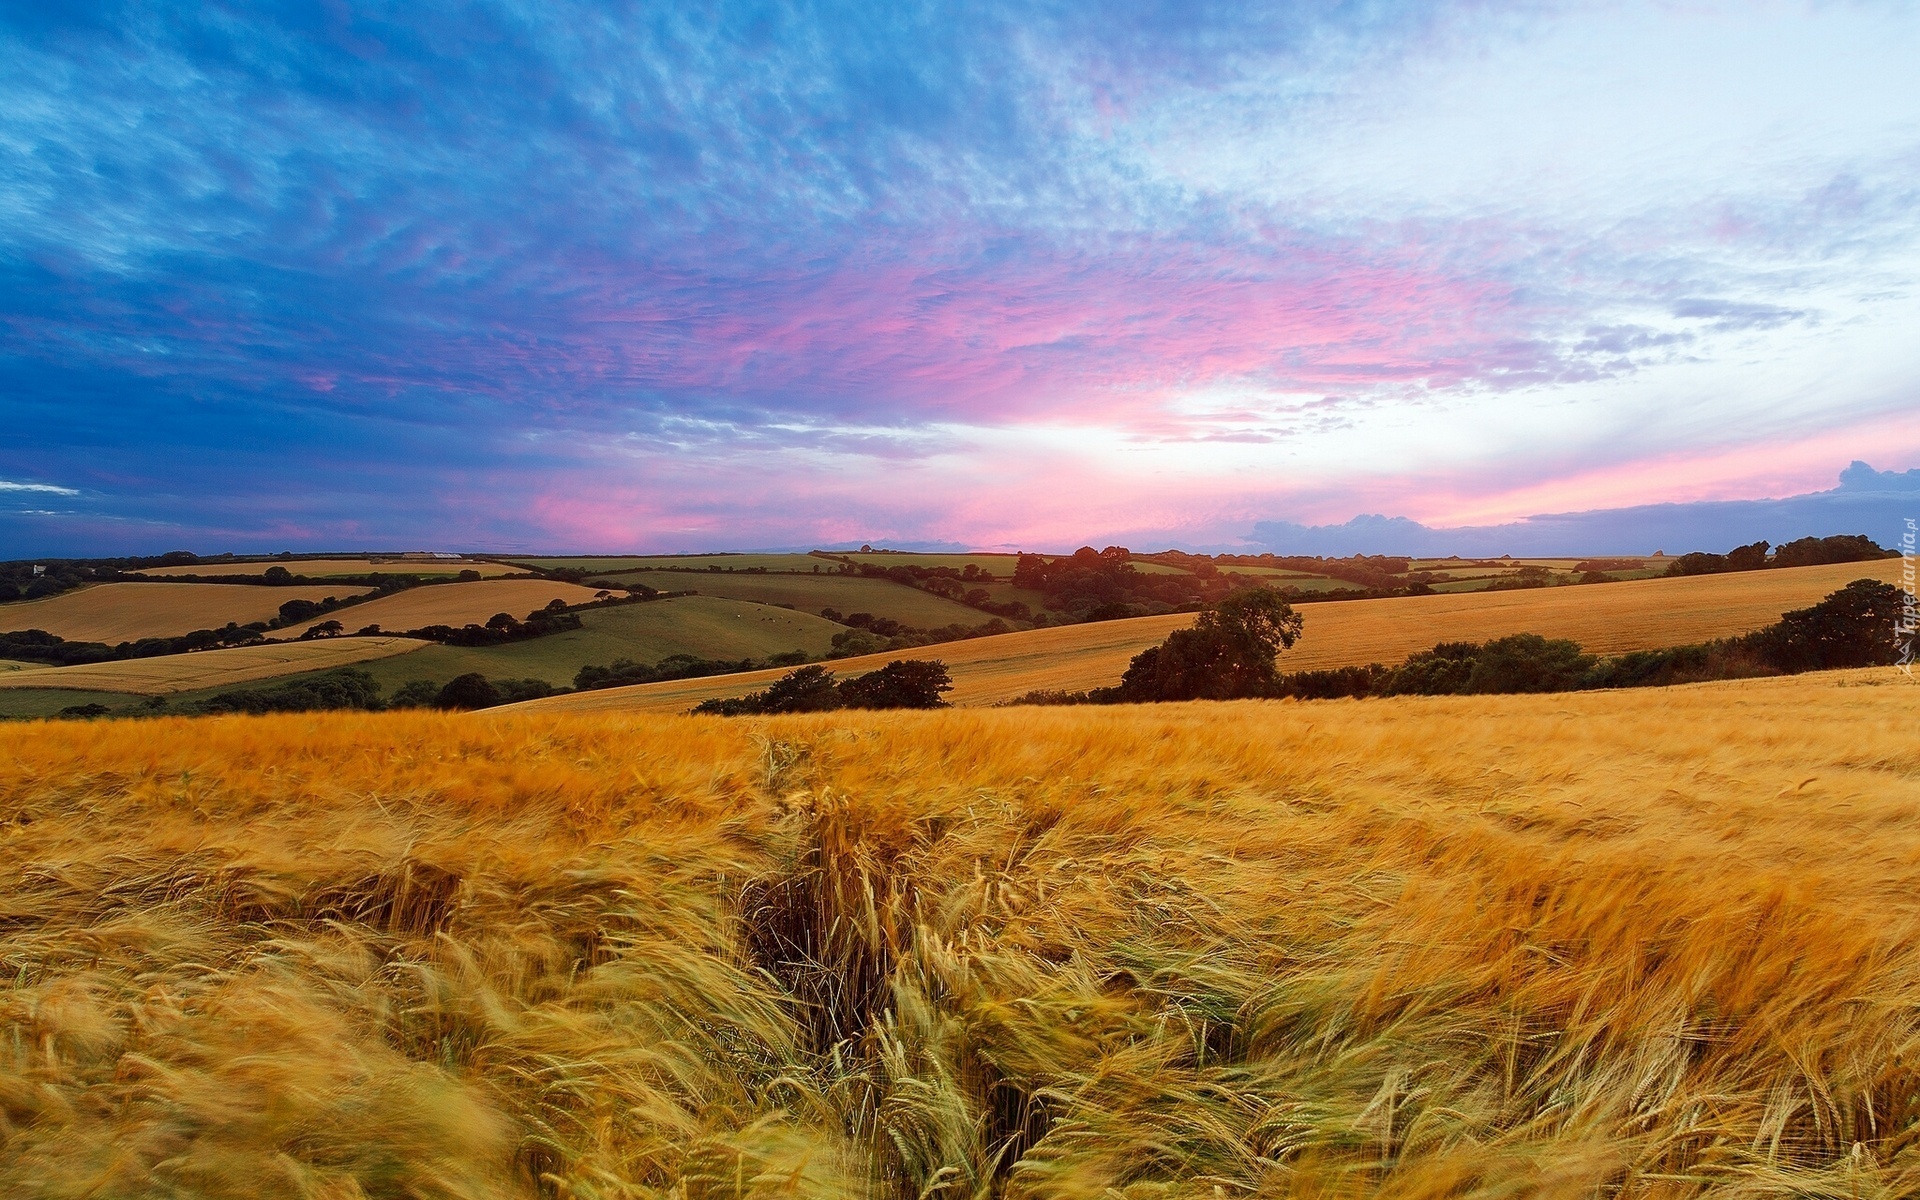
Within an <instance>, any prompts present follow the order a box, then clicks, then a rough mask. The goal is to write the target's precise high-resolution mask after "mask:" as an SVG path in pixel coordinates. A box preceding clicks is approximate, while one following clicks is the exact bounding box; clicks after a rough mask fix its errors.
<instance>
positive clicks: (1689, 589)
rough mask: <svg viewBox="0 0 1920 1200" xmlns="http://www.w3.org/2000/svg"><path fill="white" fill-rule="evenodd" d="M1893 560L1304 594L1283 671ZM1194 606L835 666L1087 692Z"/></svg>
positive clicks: (623, 692)
mask: <svg viewBox="0 0 1920 1200" xmlns="http://www.w3.org/2000/svg"><path fill="white" fill-rule="evenodd" d="M1899 568H1900V562H1899V560H1898V559H1884V560H1882V561H1880V562H1871V563H1841V564H1837V565H1834V566H1824V567H1794V568H1790V569H1787V570H1775V571H1748V572H1743V573H1740V574H1733V575H1693V576H1687V577H1685V578H1679V579H1637V580H1627V581H1624V582H1620V583H1604V584H1585V585H1580V586H1575V587H1558V588H1532V589H1528V590H1525V591H1513V592H1467V593H1458V594H1449V595H1438V596H1406V597H1396V598H1393V599H1388V600H1336V601H1329V602H1327V603H1324V604H1308V605H1302V606H1301V608H1300V611H1301V612H1302V613H1303V614H1304V615H1305V616H1306V622H1307V624H1306V631H1305V633H1304V634H1303V635H1302V637H1301V639H1300V641H1299V643H1298V644H1297V645H1295V647H1294V648H1293V649H1292V650H1291V651H1288V652H1287V653H1286V654H1285V655H1283V656H1282V657H1281V660H1280V661H1281V667H1282V669H1284V670H1288V671H1304V670H1318V669H1322V668H1326V667H1342V666H1359V665H1363V664H1365V663H1370V662H1384V663H1394V662H1399V661H1400V660H1401V659H1403V658H1405V657H1406V656H1407V655H1408V654H1411V653H1413V652H1414V651H1416V650H1426V649H1431V648H1432V647H1433V646H1434V645H1435V644H1436V643H1438V642H1451V641H1486V640H1488V639H1490V638H1496V637H1504V636H1506V635H1507V634H1512V633H1538V634H1541V635H1543V636H1545V637H1555V638H1562V637H1564V638H1573V639H1574V640H1575V641H1578V642H1579V643H1580V644H1581V645H1583V646H1585V647H1587V648H1588V649H1589V650H1593V651H1596V652H1598V653H1603V654H1617V653H1622V652H1624V651H1628V650H1647V649H1654V648H1657V647H1661V646H1675V645H1680V644H1683V643H1687V642H1699V641H1706V640H1708V639H1711V638H1716V637H1729V636H1732V635H1734V634H1740V633H1745V632H1748V631H1749V630H1753V629H1758V628H1760V627H1761V626H1763V625H1768V624H1771V623H1772V622H1773V621H1775V620H1778V619H1779V616H1780V614H1781V613H1782V612H1785V611H1786V610H1788V609H1792V608H1804V607H1806V606H1807V605H1809V604H1813V603H1816V602H1818V601H1819V600H1820V599H1821V597H1823V596H1825V595H1827V594H1828V593H1829V592H1832V591H1833V590H1835V589H1836V588H1840V587H1844V586H1845V585H1846V584H1847V583H1848V582H1849V581H1851V580H1854V579H1862V578H1867V577H1872V578H1875V579H1883V580H1888V581H1891V580H1893V579H1894V578H1895V577H1896V575H1897V574H1898V572H1899ZM1192 620H1193V618H1192V617H1190V616H1168V617H1141V618H1138V619H1136V620H1131V621H1102V622H1096V623H1094V624H1090V625H1066V626H1061V627H1060V628H1057V629H1033V630H1026V631H1023V632H1020V633H1009V634H1002V635H1001V636H999V637H991V638H976V639H973V640H972V641H965V642H948V643H946V644H944V645H939V646H929V647H926V648H924V649H921V650H915V651H907V652H903V653H900V654H891V655H888V654H875V655H869V656H866V657H864V658H849V659H844V660H842V661H840V662H837V663H834V664H831V666H832V669H834V670H836V671H841V672H845V673H850V674H852V673H858V672H861V671H871V670H874V669H875V668H878V667H881V666H884V665H886V663H887V662H889V661H890V660H892V659H894V658H938V659H940V660H941V661H943V662H945V663H946V664H947V665H948V667H949V668H950V669H951V670H952V672H953V680H954V689H953V692H952V695H951V697H950V699H951V700H952V701H953V702H954V703H955V704H995V703H998V702H1000V701H1002V700H1011V699H1014V698H1015V697H1018V696H1022V695H1024V694H1026V693H1027V692H1030V691H1034V690H1036V689H1040V688H1046V689H1064V690H1079V689H1082V688H1089V687H1104V686H1107V685H1109V684H1113V683H1116V682H1118V681H1119V679H1120V673H1121V672H1122V671H1124V670H1126V666H1127V662H1128V660H1129V659H1131V658H1132V657H1133V656H1134V655H1135V654H1138V653H1139V652H1140V651H1141V650H1144V649H1146V648H1147V647H1148V646H1152V645H1156V644H1158V643H1159V642H1160V641H1161V640H1162V639H1164V638H1165V637H1166V636H1167V634H1168V633H1169V632H1171V631H1172V630H1174V629H1178V628H1180V627H1181V626H1183V625H1186V624H1187V623H1189V622H1190V621H1192ZM782 674H784V672H782V671H757V672H753V673H750V674H742V675H726V676H719V677H715V678H709V679H689V680H676V681H674V682H671V683H656V684H642V685H640V686H639V687H633V688H609V689H607V690H605V691H600V692H584V693H580V694H578V695H572V696H555V697H552V698H550V699H547V700H534V701H529V702H528V704H527V705H526V706H524V707H530V708H532V707H538V708H544V709H552V710H566V711H575V712H593V711H603V710H631V711H645V712H682V711H685V710H686V709H688V708H691V707H692V706H693V705H695V704H698V703H699V702H700V701H702V700H706V699H710V698H712V697H715V696H740V695H745V694H746V693H747V692H750V691H753V690H755V689H756V688H761V687H765V686H766V685H767V684H768V683H769V682H771V681H772V680H774V679H777V678H779V677H780V676H781V675H782Z"/></svg>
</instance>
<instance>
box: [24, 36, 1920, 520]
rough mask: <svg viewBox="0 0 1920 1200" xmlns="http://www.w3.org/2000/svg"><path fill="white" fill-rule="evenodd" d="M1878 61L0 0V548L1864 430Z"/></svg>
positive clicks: (1686, 39) (1685, 47)
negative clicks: (7, 0)
mask: <svg viewBox="0 0 1920 1200" xmlns="http://www.w3.org/2000/svg"><path fill="white" fill-rule="evenodd" d="M1916 62H1920V7H1916V6H1915V5H1913V4H1890V3H1821V4H1774V3H1768V2H1766V0H1759V2H1755V3H1745V4H1738V5H1732V4H1729V5H1715V4H1711V3H1689V4H1680V3H1672V4H1634V3H1606V4H1554V3H1526V4H1498V3H1491V2H1486V3H1466V4H1455V5H1448V4H1393V3H1377V4H1334V3H1329V4H1295V5H1286V6H1279V5H1227V4H1204V3H1202V4H1194V3H1166V4H1137V5H1125V4H1120V5H1099V6H1094V5H1067V4H1031V5H996V4H970V5H964V6H963V5H919V6H916V5H910V4H897V5H885V6H882V5H867V6H855V5H727V4H720V5H713V6H705V7H703V8H702V9H701V10H700V11H699V12H676V11H673V10H672V9H671V7H667V6H639V5H621V4H610V5H609V4H592V5H568V4H564V3H541V4H537V5H533V4H529V5H498V4H496V5H489V4H463V5H459V6H440V5H433V4H408V5H391V6H385V7H381V6H359V5H349V4H344V3H338V4H314V3H302V4H297V5H286V6H282V7H275V6H272V5H253V6H244V7H242V6H223V5H218V4H207V5H199V6H184V5H181V6H141V5H99V6H88V5H61V6H24V5H20V6H5V7H4V8H0V417H3V418H4V422H5V426H6V429H7V431H8V432H7V436H6V437H5V438H4V439H0V553H14V554H26V553H51V552H59V551H63V550H64V551H68V552H76V553H77V552H83V551H84V552H105V551H110V550H115V549H125V550H137V549H154V548H160V549H165V548H171V547H174V546H187V547H193V548H197V549H202V550H219V549H272V550H277V549H281V548H297V547H301V546H341V547H345V546H360V545H381V546H396V545H405V546H415V545H418V546H428V545H431V546H436V547H439V546H456V547H463V548H492V549H509V548H518V549H526V548H533V547H540V548H552V549H556V550H561V549H581V550H585V549H606V550H612V549H634V550H670V549H683V548H701V547H713V548H717V547H729V546H732V547H740V546H768V545H793V544H807V543H812V542H823V543H824V542H839V541H845V540H848V539H853V540H874V541H883V540H894V541H902V542H904V541H943V542H956V543H964V544H968V545H977V546H1003V545H1024V546H1034V547H1067V548H1070V547H1071V546H1072V545H1077V544H1079V543H1080V542H1083V541H1092V542H1094V543H1096V544H1103V543H1104V542H1106V541H1123V542H1130V543H1132V544H1136V545H1146V544H1152V543H1160V542H1178V543H1184V544H1215V545H1220V544H1233V543H1235V542H1237V541H1240V540H1241V539H1245V538H1248V537H1251V536H1253V534H1254V530H1255V529H1256V528H1257V527H1260V526H1262V525H1265V526H1268V527H1274V526H1276V525H1297V526H1322V525H1330V524H1339V523H1342V522H1346V521H1347V520H1348V519H1349V518H1351V517H1354V516H1355V515H1357V514H1363V513H1387V514H1392V515H1395V516H1404V517H1408V518H1412V519H1413V520H1416V521H1418V522H1420V523H1422V524H1423V525H1426V526H1428V527H1435V528H1449V527H1484V526H1490V525H1491V526H1497V525H1500V524H1502V523H1506V522H1511V521H1514V520H1516V519H1518V518H1522V517H1525V516H1527V515H1529V514H1535V513H1559V512H1569V511H1577V510H1584V509H1605V508H1614V507H1622V506H1631V505H1647V504H1669V503H1679V504H1685V503H1694V502H1704V503H1712V502H1721V501H1731V500H1748V499H1754V498H1759V497H1769V496H1785V495H1791V494H1796V493H1803V492H1812V491H1818V490H1821V489H1826V488H1831V487H1832V486H1833V484H1834V480H1835V478H1836V477H1837V475H1838V473H1839V471H1840V470H1841V468H1843V467H1845V466H1846V465H1847V464H1848V463H1849V462H1851V461H1853V460H1856V459H1864V460H1867V461H1868V462H1870V463H1871V464H1872V465H1873V466H1874V467H1875V468H1878V469H1880V470H1882V471H1889V470H1893V471H1904V470H1906V469H1909V468H1912V467H1915V466H1920V394H1917V393H1920V338H1916V337H1914V336H1913V332H1912V331H1913V330H1915V329H1920V291H1917V290H1916V285H1917V284H1920V88H1916V87H1915V86H1914V85H1913V82H1912V74H1913V64H1914V63H1916ZM1803 532H1838V531H1828V530H1782V531H1780V533H1781V536H1798V535H1799V534H1800V533H1803ZM1651 548H1652V547H1647V549H1651ZM1568 549H1569V550H1588V549H1597V548H1592V547H1569V548H1568Z"/></svg>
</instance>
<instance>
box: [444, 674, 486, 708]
mask: <svg viewBox="0 0 1920 1200" xmlns="http://www.w3.org/2000/svg"><path fill="white" fill-rule="evenodd" d="M498 703H500V689H498V688H496V687H494V686H493V682H492V681H491V680H489V679H488V678H487V677H486V676H485V675H482V674H480V672H478V671H469V672H467V673H466V674H465V675H456V676H454V677H453V678H452V679H449V680H448V681H447V686H445V687H443V688H441V689H440V694H439V695H438V696H435V697H434V700H433V704H434V707H435V708H451V709H470V708H492V707H493V706H494V705H496V704H498Z"/></svg>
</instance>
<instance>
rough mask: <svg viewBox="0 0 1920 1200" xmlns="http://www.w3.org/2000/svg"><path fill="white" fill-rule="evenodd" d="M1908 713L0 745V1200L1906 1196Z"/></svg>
mask: <svg viewBox="0 0 1920 1200" xmlns="http://www.w3.org/2000/svg"><path fill="white" fill-rule="evenodd" d="M1915 695H1916V693H1915V692H1914V691H1913V690H1912V685H1911V684H1910V683H1907V682H1906V681H1904V680H1903V679H1902V678H1901V677H1900V676H1899V675H1898V674H1897V673H1895V672H1893V671H1891V670H1882V671H1877V672H1854V673H1849V674H1838V675H1825V676H1802V677H1797V678H1792V679H1779V680H1758V681H1745V682H1742V683H1738V684H1714V685H1702V686H1696V687H1688V688H1677V689H1666V690H1647V691H1634V692H1613V693H1584V694H1576V695H1564V696H1553V697H1551V698H1547V699H1545V700H1542V699H1541V698H1539V697H1525V696H1497V697H1472V698H1438V699H1410V698H1409V699H1399V700H1384V701H1374V702H1367V703H1351V702H1331V703H1326V704H1315V705H1303V704H1294V703H1238V704H1192V705H1163V706H1154V707H1122V708H1112V709H1047V710H1036V709H1022V710H1005V711H988V710H976V711H964V710H963V711H954V712H941V713H906V714H900V713H887V714H878V713H843V714H830V715H825V716H816V717H803V718H781V719H771V720H739V721H718V720H700V719H693V718H686V717H638V718H636V717H633V716H630V715H620V716H614V717H607V718H595V717H580V716H566V715H561V716H554V715H538V714H531V715H525V716H520V717H517V718H510V719H504V720H502V719H498V718H493V719H489V718H481V717H473V716H453V715H445V714H417V713H416V714H385V715H378V716H368V715H301V716H291V717H278V718H264V719H262V718H220V719H205V720H197V721H189V720H181V719H163V720H155V721H148V722H111V723H101V724H86V723H73V722H69V723H61V724H52V725H49V724H40V725H27V726H21V725H15V726H7V727H0V813H4V814H5V824H4V825H3V826H0V829H4V834H5V836H4V837H0V876H3V877H4V878H6V879H8V880H10V881H12V882H10V884H9V886H8V888H7V889H5V891H4V892H3V893H0V961H4V963H5V964H6V970H7V973H8V976H9V985H8V987H7V988H6V989H5V990H4V991H0V1046H5V1047H8V1048H9V1049H8V1050H7V1052H6V1053H5V1054H0V1112H4V1116H5V1122H4V1124H3V1125H0V1194H5V1195H10V1196H11V1195H21V1196H26V1195H34V1196H62V1197H64V1196H80V1195H143V1194H153V1193H155V1192H159V1191H164V1192H166V1193H168V1194H193V1195H200V1196H213V1197H234V1198H236V1200H237V1198H238V1197H241V1196H255V1195H260V1194H266V1193H271V1194H286V1195H310V1196H338V1197H346V1196H417V1197H443V1198H452V1197H459V1198H466V1200H507V1198H516V1200H517V1198H522V1197H524V1198H527V1200H532V1198H533V1197H535V1196H543V1195H544V1196H551V1195H561V1196H581V1195H601V1196H641V1195H654V1196H687V1197H700V1198H703V1200H746V1198H747V1197H749V1196H756V1197H762V1198H766V1197H772V1196H775V1195H778V1196H790V1197H798V1198H803V1200H902V1198H905V1200H911V1198H914V1197H922V1196H924V1197H948V1198H949V1200H959V1198H961V1197H972V1196H987V1195H993V1196H998V1197H1004V1198H1007V1200H1112V1198H1113V1197H1133V1198H1137V1200H1148V1198H1152V1200H1175V1198H1180V1200H1185V1198H1189V1197H1190V1198H1192V1200H1207V1198H1208V1197H1217V1196H1219V1195H1228V1196H1272V1197H1281V1196H1319V1197H1349V1196H1350V1197H1356V1198H1357V1197H1361V1196H1395V1197H1441V1196H1447V1197H1473V1198H1479V1197H1484V1198H1486V1200H1494V1198H1496V1197H1500V1198H1510V1197H1518V1196H1565V1197H1575V1196H1582V1197H1586V1196H1595V1195H1600V1196H1612V1195H1623V1194H1630V1195H1657V1196H1661V1197H1671V1198H1678V1197H1706V1196H1754V1197H1759V1196H1786V1195H1806V1196H1831V1197H1849V1196H1859V1197H1887V1198H1891V1197H1895V1196H1907V1195H1913V1194H1915V1193H1916V1191H1920V1065H1916V1064H1917V1061H1920V1060H1916V1058H1915V1056H1914V1053H1913V1047H1914V1046H1915V1044H1916V1042H1917V1041H1920V1016H1916V1014H1915V1009H1914V1004H1913V997H1914V996H1915V995H1916V994H1920V937H1916V933H1920V868H1916V865H1915V864H1916V863H1920V832H1917V831H1920V731H1916V728H1915V726H1914V723H1913V721H1912V713H1913V704H1914V698H1915ZM1216 1189H1217V1190H1216Z"/></svg>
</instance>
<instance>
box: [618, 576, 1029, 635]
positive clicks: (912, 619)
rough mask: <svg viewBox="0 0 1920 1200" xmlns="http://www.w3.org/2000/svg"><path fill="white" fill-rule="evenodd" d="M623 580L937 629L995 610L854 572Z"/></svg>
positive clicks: (983, 618) (973, 621) (976, 621)
mask: <svg viewBox="0 0 1920 1200" xmlns="http://www.w3.org/2000/svg"><path fill="white" fill-rule="evenodd" d="M608 578H610V579H615V580H618V581H619V582H621V583H643V584H645V585H646V586H648V587H650V588H654V589H656V590H658V591H663V592H666V591H675V592H678V591H696V592H699V593H700V594H701V595H703V596H725V597H727V598H729V599H733V600H752V601H755V602H757V603H760V604H791V605H793V606H794V607H795V608H797V609H800V610H802V611H803V612H810V613H816V614H817V613H818V612H819V611H820V610H821V609H823V608H831V609H835V610H837V611H838V612H840V613H842V614H846V613H856V612H866V613H872V614H873V615H874V616H876V617H890V618H892V619H893V620H895V621H898V622H900V623H901V624H902V625H911V626H914V627H915V628H919V629H938V628H940V627H942V626H946V625H980V624H984V623H985V622H987V621H991V620H993V617H992V615H991V614H988V613H984V612H981V611H980V610H979V609H977V608H968V607H967V606H966V605H964V604H961V603H959V602H957V601H954V600H948V599H946V598H945V597H942V596H936V595H934V594H933V593H932V592H923V591H921V590H920V589H918V588H912V587H908V586H906V585H905V584H900V583H894V582H892V581H890V580H886V579H862V578H860V577H859V576H855V575H776V574H772V573H769V574H766V575H758V574H750V573H748V572H745V571H734V572H726V571H695V572H683V571H623V572H621V573H620V574H618V575H610V576H608Z"/></svg>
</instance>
